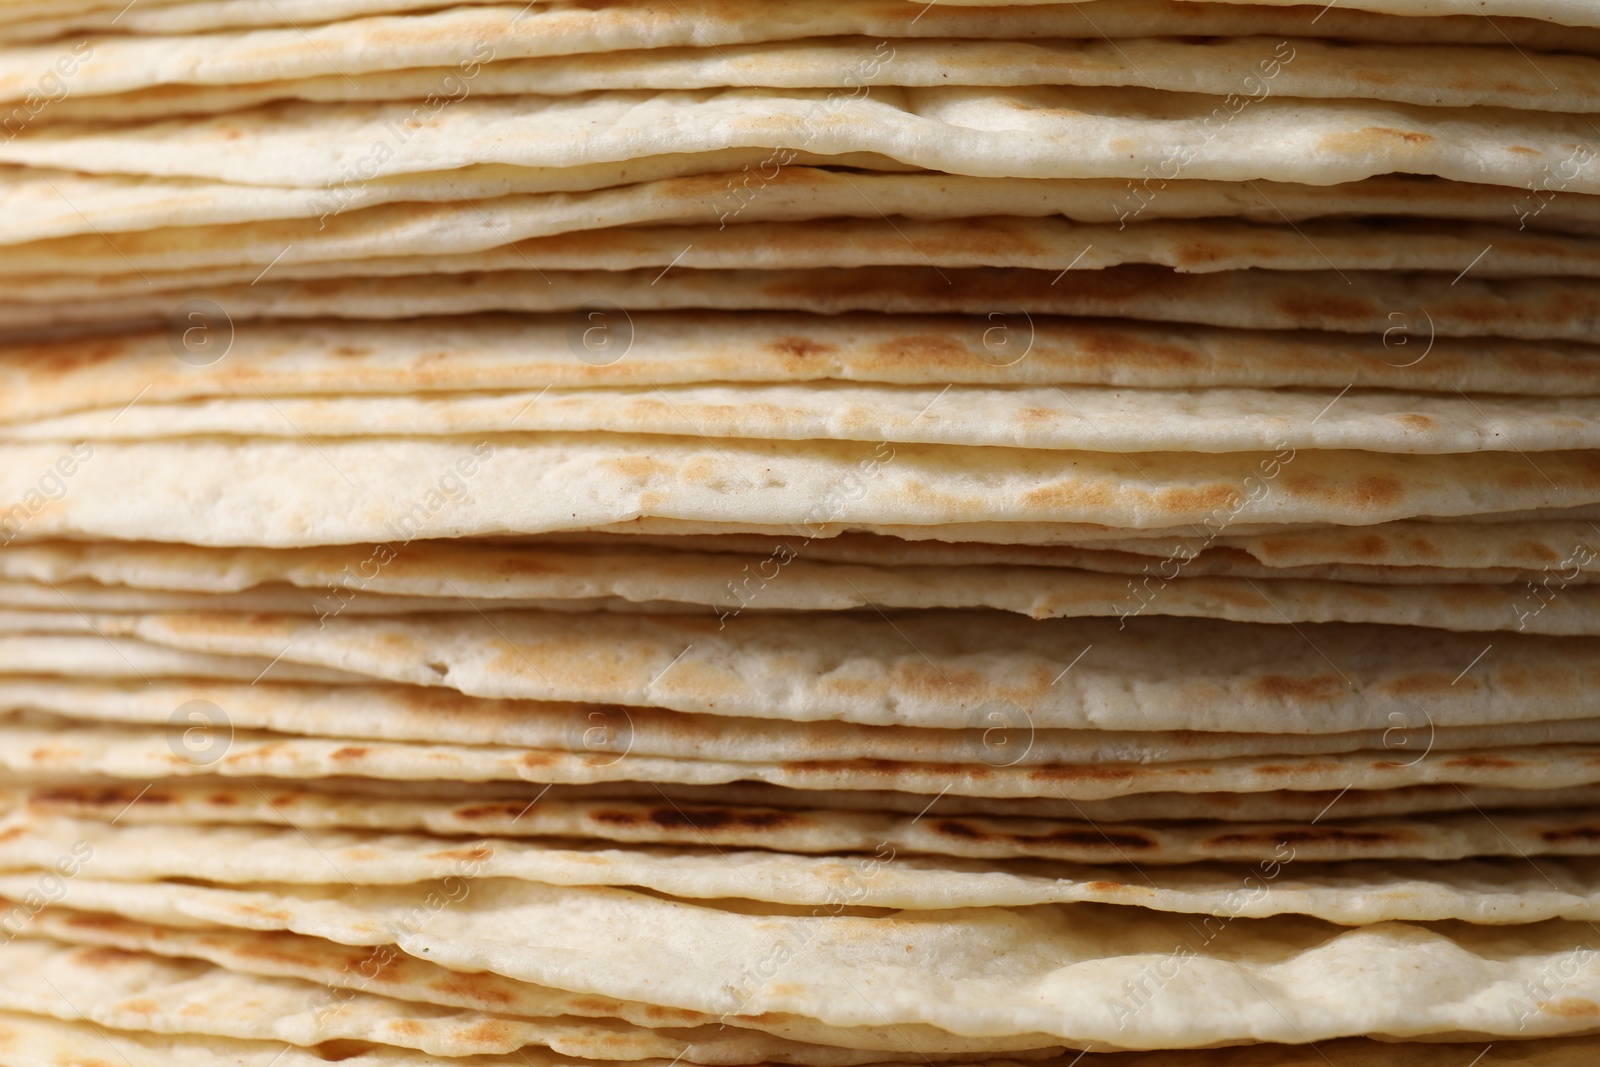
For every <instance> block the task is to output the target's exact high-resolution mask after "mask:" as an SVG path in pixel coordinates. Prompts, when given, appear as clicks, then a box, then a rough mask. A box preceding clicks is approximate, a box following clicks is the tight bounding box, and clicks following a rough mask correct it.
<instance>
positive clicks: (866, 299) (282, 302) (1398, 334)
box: [0, 263, 1600, 386]
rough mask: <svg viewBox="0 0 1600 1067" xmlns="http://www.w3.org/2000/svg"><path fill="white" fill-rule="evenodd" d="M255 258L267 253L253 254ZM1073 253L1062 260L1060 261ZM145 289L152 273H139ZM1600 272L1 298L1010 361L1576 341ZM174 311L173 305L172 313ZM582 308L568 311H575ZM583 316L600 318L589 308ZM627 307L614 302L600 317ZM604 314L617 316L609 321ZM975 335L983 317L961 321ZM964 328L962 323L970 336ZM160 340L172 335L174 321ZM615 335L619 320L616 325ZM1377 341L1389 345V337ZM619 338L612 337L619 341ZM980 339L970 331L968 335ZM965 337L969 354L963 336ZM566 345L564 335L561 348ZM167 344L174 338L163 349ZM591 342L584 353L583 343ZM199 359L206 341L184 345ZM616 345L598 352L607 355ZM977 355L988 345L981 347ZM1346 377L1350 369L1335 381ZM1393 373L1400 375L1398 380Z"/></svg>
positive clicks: (449, 279) (509, 285) (1024, 274)
mask: <svg viewBox="0 0 1600 1067" xmlns="http://www.w3.org/2000/svg"><path fill="white" fill-rule="evenodd" d="M263 266H265V264H264V265H263ZM1067 266H1070V263H1064V264H1062V267H1063V268H1065V267H1067ZM147 288H148V287H147ZM1597 294H1600V284H1597V283H1596V282H1595V281H1593V280H1590V279H1582V278H1536V279H1500V280H1487V279H1484V280H1475V279H1473V278H1471V277H1470V276H1469V277H1465V278H1460V277H1458V278H1447V277H1446V276H1444V275H1442V274H1399V273H1394V272H1384V271H1375V272H1362V271H1342V272H1333V271H1223V272H1220V273H1216V274H1178V273H1176V272H1173V271H1169V270H1166V269H1163V268H1158V267H1142V266H1127V267H1109V268H1107V269H1105V270H1100V271H1067V273H1066V274H1065V275H1063V274H1062V273H1061V271H1060V270H1056V271H1047V270H1046V271H1031V270H1002V269H998V268H987V269H968V270H964V269H959V268H954V267H947V268H941V269H938V270H935V269H931V268H929V269H926V270H918V269H912V270H905V269H900V268H888V267H879V268H870V267H863V268H856V269H838V270H829V271H798V270H797V271H785V270H771V271H694V270H685V269H683V268H682V267H675V268H673V269H671V270H668V271H665V272H663V271H661V270H649V269H647V270H643V271H569V272H564V271H537V272H535V271H526V270H524V271H498V272H489V273H484V274H444V275H421V276H415V277H395V278H372V279H359V278H340V279H323V280H319V281H316V282H287V281H285V282H275V281H273V280H272V279H271V277H270V276H269V277H266V278H263V279H262V280H260V281H259V282H257V283H256V284H254V285H237V286H223V287H219V288H209V287H204V288H200V289H185V290H182V291H179V292H151V293H147V294H144V295H140V296H130V297H123V298H117V299H111V298H107V299H102V300H96V301H92V302H72V301H63V302H61V303H57V304H50V305H37V304H16V303H10V304H0V329H6V330H24V329H36V328H42V327H48V326H53V325H54V326H59V325H66V324H70V325H72V326H74V327H75V328H77V329H79V330H82V329H84V328H85V327H86V326H90V325H93V324H117V325H118V326H119V327H120V326H122V325H143V324H149V323H151V322H154V323H158V324H159V323H174V322H179V321H182V322H192V321H194V320H191V319H185V318H183V317H182V315H183V314H190V315H192V314H194V313H195V312H197V311H198V312H199V313H201V315H202V321H201V322H200V323H198V324H199V325H203V326H206V327H208V328H210V329H213V330H215V331H216V333H217V335H218V336H225V335H226V333H227V332H228V331H227V330H226V329H224V327H223V326H222V325H219V324H227V323H232V324H234V325H235V326H236V325H237V324H239V323H242V322H245V321H246V320H251V319H258V318H273V317H281V318H326V317H335V318H340V317H342V318H370V319H409V318H415V317H418V316H424V315H457V314H462V313H467V312H483V311H519V312H550V311H560V312H567V313H569V314H568V316H567V322H568V325H569V328H570V327H572V326H574V325H575V326H577V327H578V329H577V330H576V331H575V334H576V337H577V338H579V340H576V341H574V342H573V343H574V344H578V345H579V346H580V347H584V346H583V342H582V340H581V339H582V338H583V336H584V334H583V330H584V329H586V328H587V327H586V326H585V325H584V323H585V316H586V315H588V314H592V313H593V312H594V311H597V310H598V311H602V312H604V311H608V310H609V311H613V312H614V311H615V310H616V309H617V308H626V309H627V314H628V316H632V315H634V314H637V313H640V312H650V311H658V310H669V309H683V308H696V309H703V310H711V309H727V310H772V311H808V312H820V313H822V314H828V315H834V314H839V313H841V312H848V311H876V312H880V313H889V314H904V313H916V314H926V313H929V312H934V313H952V312H954V313H960V314H965V315H971V316H974V317H975V318H978V317H987V319H986V321H987V323H988V324H989V325H986V326H985V327H984V328H985V329H989V328H990V327H991V326H994V325H999V326H1001V327H1004V328H1005V331H1004V332H1003V333H1002V334H989V335H987V336H988V337H989V339H990V347H989V348H988V349H986V353H987V355H988V358H989V359H990V360H991V361H993V362H997V363H1010V362H1012V361H1014V360H1017V361H1020V360H1021V359H1022V358H1023V352H1024V351H1025V349H1023V348H1020V347H1019V348H1018V349H1016V350H1013V349H1012V348H1008V347H1006V346H1007V345H1009V344H1012V343H1015V344H1017V345H1019V346H1021V344H1022V341H1023V340H1024V339H1025V338H1026V336H1027V334H1028V327H1027V324H1028V323H1029V322H1030V321H1031V320H1032V318H1033V317H1034V316H1043V315H1082V316H1094V317H1105V318H1128V319H1140V320H1145V321H1153V322H1189V323H1198V324H1205V325H1214V326H1227V327H1238V328H1243V329H1253V330H1327V331H1333V332H1339V333H1366V334H1371V335H1373V337H1371V338H1370V339H1369V340H1368V342H1367V346H1368V347H1367V351H1368V353H1369V354H1370V355H1371V356H1372V357H1375V358H1377V359H1379V360H1381V361H1382V362H1383V363H1386V364H1388V365H1390V366H1394V365H1396V364H1407V363H1412V362H1418V363H1422V362H1426V361H1427V357H1426V356H1424V355H1423V353H1425V352H1427V351H1428V340H1429V339H1437V338H1444V337H1462V338H1465V337H1476V338H1483V337H1506V338H1518V339H1523V340H1547V341H1563V340H1564V341H1580V342H1585V343H1590V342H1592V341H1593V338H1594V336H1595V333H1594V330H1595V323H1594V308H1595V306H1597V301H1600V295H1597ZM180 310H181V312H182V314H180ZM573 312H577V313H578V314H576V315H573V314H571V313H573ZM587 321H589V322H593V321H595V320H592V319H589V320H587ZM624 321H626V320H625V319H623V318H622V317H620V316H614V317H613V318H610V319H607V320H605V323H603V325H609V324H613V323H621V322H624ZM615 328H617V329H619V330H620V329H621V327H620V325H619V326H616V327H615ZM968 329H969V331H973V332H975V333H976V335H977V336H978V337H979V338H980V339H981V338H982V337H984V336H985V335H984V334H983V333H982V331H974V330H973V327H969V328H968ZM972 335H973V334H972V333H969V334H968V336H969V337H970V336H972ZM174 336H175V339H174V340H172V341H171V342H170V343H171V344H179V345H180V347H181V338H182V336H183V334H182V331H177V332H176V334H175V335H174ZM619 336H621V334H620V333H619ZM1385 342H1387V344H1385ZM619 343H620V342H619ZM978 343H979V344H980V345H981V343H982V342H981V340H980V341H979V342H978ZM967 350H968V351H969V352H970V351H971V347H970V342H969V345H968V348H967ZM568 351H569V352H571V349H570V348H569V349H568ZM169 352H170V348H169ZM591 354H593V353H591ZM191 355H194V356H195V357H196V358H200V356H202V355H209V353H204V354H201V353H193V354H191ZM611 357H612V350H610V349H606V350H605V351H603V352H601V353H600V354H598V355H596V356H595V358H597V359H609V358H611ZM978 358H979V359H980V360H982V359H983V358H984V357H982V356H979V357H978ZM1348 383H1349V379H1348V378H1346V379H1345V381H1344V382H1342V383H1340V385H1341V386H1342V385H1345V384H1348ZM1397 384H1398V382H1397Z"/></svg>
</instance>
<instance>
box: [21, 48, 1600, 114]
mask: <svg viewBox="0 0 1600 1067" xmlns="http://www.w3.org/2000/svg"><path fill="white" fill-rule="evenodd" d="M864 56H865V57H867V58H866V59H864V58H863V57H864ZM1241 71H1243V72H1246V73H1245V75H1244V78H1243V79H1241V76H1240V72H1241ZM1541 73H1542V74H1543V77H1541ZM1268 78H1270V85H1271V91H1272V92H1273V93H1274V94H1275V95H1279V96H1287V97H1299V98H1305V99H1319V98H1322V99H1330V98H1331V99H1341V98H1343V99H1352V100H1363V99H1372V100H1388V101H1395V102H1399V103H1407V104H1416V105H1419V106H1424V107H1503V108H1514V109H1522V110H1535V111H1554V112H1568V113H1580V112H1592V111H1596V110H1600V105H1597V104H1596V103H1595V99H1596V96H1597V93H1600V67H1597V64H1596V61H1595V60H1594V59H1592V58H1590V57H1586V56H1576V55H1564V54H1547V55H1543V56H1541V57H1540V59H1539V62H1538V66H1537V68H1535V67H1533V66H1530V65H1529V63H1528V62H1526V61H1525V60H1524V59H1523V58H1522V57H1521V56H1520V55H1519V54H1518V53H1517V51H1516V50H1515V49H1514V48H1509V47H1504V48H1485V47H1482V46H1478V47H1451V46H1448V45H1432V46H1429V47H1427V48H1426V49H1419V48H1417V46H1416V45H1401V44H1390V45H1385V44H1366V45H1357V44H1353V43H1348V42H1340V43H1333V42H1323V41H1317V40H1314V39H1306V38H1303V37H1296V38H1294V39H1292V40H1284V39H1279V38H1276V37H1235V38H1215V37H1213V38H1210V39H1208V40H1205V41H1204V42H1203V43H1202V42H1198V41H1185V40H1181V39H1164V38H1123V39H1121V40H1118V41H1117V42H1115V43H1114V44H1113V43H1112V41H1111V40H1110V39H1105V40H1085V41H1072V40H1061V39H1054V40H1052V39H1044V40H1037V41H971V40H943V41H937V42H934V41H919V40H884V41H881V42H879V41H871V40H870V39H869V40H867V41H862V40H859V39H851V38H831V39H822V40H803V41H782V42H766V43H761V44H736V45H727V46H723V47H716V48H649V49H640V50H637V51H616V52H606V53H603V54H599V55H577V56H544V57H540V58H537V59H513V60H509V61H505V62H500V63H488V64H485V65H483V66H482V67H481V68H480V69H479V71H478V73H477V74H476V75H475V76H474V77H473V78H472V79H471V81H470V87H471V88H470V91H471V92H473V93H475V94H478V95H482V96H523V95H529V94H536V95H542V96H569V95H575V94H578V93H586V92H596V91H610V90H619V89H621V90H637V89H661V90H676V89H703V88H712V87H716V86H760V87H764V88H783V89H804V88H844V89H851V90H854V89H855V88H856V87H857V85H862V84H865V85H871V86H881V85H896V86H933V85H967V86H977V85H984V86H988V85H993V86H1015V85H1084V86H1105V85H1115V86H1136V87H1140V88H1145V87H1150V88H1156V89H1162V90H1165V91H1169V92H1193V93H1205V94H1207V95H1210V96H1215V97H1219V98H1221V97H1226V96H1228V95H1229V94H1233V93H1239V92H1240V90H1241V89H1243V90H1245V91H1247V92H1250V93H1252V94H1259V93H1260V92H1261V91H1262V90H1261V88H1260V86H1261V85H1263V84H1266V83H1267V80H1268ZM1547 79H1548V80H1547ZM1241 82H1242V84H1241ZM465 84H468V83H467V82H466V81H465V79H463V77H462V72H461V71H460V70H458V69H456V68H455V67H449V66H445V67H423V68H411V69H406V70H399V71H379V72H374V73H368V74H358V75H355V76H354V77H347V76H341V75H339V74H336V73H324V74H323V75H322V76H320V77H306V78H298V79H288V80H282V81H271V82H264V83H263V82H253V83H249V84H237V85H183V84H177V85H161V86H157V87H155V88H150V89H141V90H135V91H133V92H130V93H118V94H114V95H99V96H83V97H77V96H68V97H67V98H66V99H64V100H61V101H58V102H53V103H52V104H51V105H50V106H49V107H48V108H45V109H43V110H41V111H40V113H39V115H38V116H37V117H36V118H35V120H34V122H35V124H42V123H54V122H149V121H155V120H159V119H164V118H169V117H172V116H174V115H198V114H215V113H218V112H226V111H238V110H243V109H245V108H251V107H259V106H260V105H262V104H266V103H271V102H274V101H278V100H311V101H320V102H329V103H331V102H347V101H353V100H422V99H426V98H427V97H428V96H429V94H437V93H440V92H455V93H459V92H461V88H460V86H462V85H465Z"/></svg>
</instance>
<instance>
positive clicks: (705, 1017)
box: [0, 907, 1053, 1059]
mask: <svg viewBox="0 0 1600 1067" xmlns="http://www.w3.org/2000/svg"><path fill="white" fill-rule="evenodd" d="M0 910H4V909H3V908H0ZM20 936H47V937H51V938H53V939H55V940H57V941H62V942H66V943H69V944H79V945H93V946H99V947H105V948H117V949H122V950H123V951H127V952H144V953H154V954H156V955H161V956H168V957H176V958H180V959H183V958H188V959H203V960H206V961H208V962H210V963H214V964H217V965H218V966H221V967H225V968H226V969H227V970H229V971H232V972H235V973H237V974H255V975H262V976H264V977H268V978H297V979H304V980H307V981H312V982H318V983H320V984H322V985H325V986H329V987H331V988H332V989H334V990H358V989H359V990H362V991H365V992H372V993H380V994H385V995H387V996H391V997H398V998H399V999H401V1000H408V1001H415V1002H418V1003H422V1004H438V1005H442V1006H445V1007H455V1008H469V1009H472V1010H475V1011H494V1012H497V1013H500V1014H503V1015H516V1016H525V1017H526V1016H532V1017H546V1018H548V1017H552V1016H569V1017H573V1016H575V1017H577V1018H580V1019H588V1018H599V1019H612V1018H614V1019H623V1020H625V1021H627V1022H630V1023H633V1024H634V1025H635V1026H638V1027H648V1028H652V1029H654V1030H656V1031H658V1032H659V1031H660V1030H661V1029H662V1028H666V1027H671V1028H674V1029H669V1030H666V1032H665V1034H664V1035H663V1036H670V1035H671V1034H673V1033H674V1032H679V1033H681V1032H683V1029H684V1028H689V1027H694V1028H696V1029H695V1030H694V1031H691V1032H693V1033H695V1034H696V1035H699V1034H700V1033H703V1031H702V1030H701V1029H700V1028H702V1027H706V1026H708V1025H710V1024H715V1025H716V1026H719V1027H722V1028H723V1030H724V1035H723V1037H724V1047H727V1046H728V1045H733V1044H735V1043H736V1042H738V1041H741V1040H743V1041H747V1042H748V1040H749V1038H750V1037H751V1036H752V1035H751V1034H750V1031H759V1032H761V1033H769V1034H775V1035H778V1036H779V1037H787V1038H789V1039H790V1040H791V1041H804V1042H809V1043H810V1044H812V1045H817V1044H826V1045H829V1046H832V1048H833V1051H834V1054H836V1055H847V1054H848V1053H847V1051H846V1050H849V1049H862V1050H870V1051H872V1052H875V1053H877V1054H878V1055H879V1056H880V1057H881V1056H883V1055H884V1054H886V1053H888V1054H892V1053H901V1054H904V1053H911V1054H913V1055H918V1054H931V1055H939V1056H941V1057H942V1056H943V1055H946V1054H950V1053H963V1052H964V1053H965V1054H966V1055H967V1056H969V1057H970V1056H973V1055H975V1054H979V1055H981V1054H988V1055H993V1054H997V1053H1004V1054H1006V1055H1017V1054H1018V1053H1019V1052H1022V1053H1027V1052H1030V1050H1040V1049H1043V1050H1048V1049H1049V1048H1050V1046H1051V1045H1052V1044H1053V1042H1052V1041H1051V1039H1050V1038H1048V1037H1045V1036H1044V1035H1039V1036H1038V1037H1037V1038H1031V1039H1030V1038H1029V1037H1028V1036H1027V1035H1019V1036H1014V1037H1001V1036H996V1035H985V1036H983V1037H962V1036H960V1035H958V1034H952V1033H949V1032H948V1031H944V1030H936V1029H934V1028H933V1027H930V1026H905V1027H899V1026H897V1027H892V1028H891V1027H886V1026H877V1027H830V1026H825V1025H823V1024H821V1023H818V1022H816V1021H815V1020H812V1019H805V1018H801V1017H799V1016H792V1015H780V1014H777V1013H769V1014H765V1015H760V1016H741V1015H711V1014H708V1013H705V1012H693V1011H684V1010H683V1009H681V1008H679V1009H674V1008H663V1007H661V1006H659V1005H655V1004H641V1003H637V1002H631V1001H619V1000H615V999H612V998H608V997H599V996H595V995H594V994H589V993H583V994H579V993H569V992H566V991H564V990H559V989H552V988H550V987H547V986H536V985H533V984H531V983H528V982H517V981H512V980H511V979H508V978H505V977H502V976H501V975H497V974H493V973H489V972H478V973H475V974H469V973H465V972H460V971H450V970H446V969H445V968H442V967H440V966H438V965H437V964H435V963H431V962H429V961H427V960H424V959H416V958H413V957H410V956H406V955H404V954H402V953H399V952H395V951H384V950H381V949H380V950H379V952H378V958H377V959H376V960H375V959H374V955H375V954H374V951H373V950H372V949H362V948H355V947H351V946H346V945H338V944H334V943H333V942H331V941H325V940H322V939H320V938H310V937H302V936H300V935H298V934H291V933H286V932H271V933H266V932H258V931H253V930H230V929H226V928H215V927H209V928H202V929H183V928H176V927H163V926H154V925H151V924H149V923H138V922H131V921H129V920H126V919H119V918H117V917H116V916H112V915H107V914H104V913H80V912H73V911H70V910H68V909H65V908H61V907H53V908H49V909H47V910H45V911H42V912H40V913H39V914H38V915H35V916H34V917H33V919H32V921H31V922H30V923H29V924H28V926H27V927H26V928H25V929H24V930H23V931H22V932H21V934H20ZM379 963H381V966H379V965H377V964H379ZM339 995H341V994H339V993H334V992H332V991H331V990H330V991H329V992H328V993H327V994H325V996H328V997H336V996H339ZM729 1031H731V1032H729ZM729 1039H731V1040H729ZM775 1045H777V1043H768V1047H774V1046H775ZM701 1047H702V1048H703V1047H705V1046H703V1045H702V1046H701ZM708 1051H709V1050H708ZM1040 1054H1041V1053H1040V1052H1039V1051H1032V1052H1031V1054H1030V1055H1027V1056H1026V1057H1024V1058H1028V1059H1032V1058H1033V1057H1034V1056H1037V1055H1040ZM701 1055H705V1053H701Z"/></svg>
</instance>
